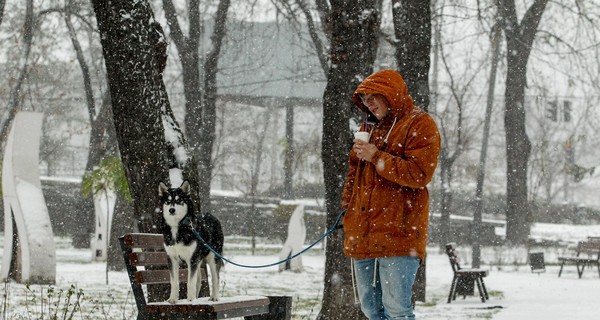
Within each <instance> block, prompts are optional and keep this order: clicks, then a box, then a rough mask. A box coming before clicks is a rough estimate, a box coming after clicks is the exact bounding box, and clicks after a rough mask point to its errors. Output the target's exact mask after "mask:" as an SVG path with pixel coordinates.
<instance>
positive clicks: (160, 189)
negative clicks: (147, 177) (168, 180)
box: [158, 181, 169, 196]
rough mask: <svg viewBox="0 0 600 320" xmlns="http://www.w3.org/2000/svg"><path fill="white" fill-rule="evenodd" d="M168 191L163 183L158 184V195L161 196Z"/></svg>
mask: <svg viewBox="0 0 600 320" xmlns="http://www.w3.org/2000/svg"><path fill="white" fill-rule="evenodd" d="M168 190H169V187H167V185H166V184H164V182H162V181H161V182H160V183H159V184H158V195H159V196H162V195H163V194H164V193H165V192H167V191H168Z"/></svg>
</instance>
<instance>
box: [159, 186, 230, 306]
mask: <svg viewBox="0 0 600 320" xmlns="http://www.w3.org/2000/svg"><path fill="white" fill-rule="evenodd" d="M158 194H159V196H160V205H161V209H162V218H163V219H162V224H161V229H162V233H163V237H164V241H165V243H164V245H165V250H166V252H167V255H168V256H169V261H168V266H169V274H170V277H171V295H170V296H169V299H168V300H167V301H168V302H169V303H172V304H173V303H175V302H177V300H178V298H179V263H180V262H185V263H186V264H187V267H188V278H187V299H188V300H193V299H195V298H197V297H198V293H199V292H200V284H201V280H202V279H201V278H202V277H201V276H200V266H201V265H204V264H208V266H209V268H210V276H211V280H212V284H211V287H212V288H211V290H210V291H211V293H210V300H212V301H217V300H219V270H220V269H221V267H222V266H223V261H222V259H221V258H219V257H217V256H215V254H214V253H213V252H211V251H210V250H209V249H208V248H207V247H206V246H205V245H204V243H206V244H207V245H209V246H210V247H211V248H213V249H214V250H215V251H216V252H218V253H219V254H222V252H223V230H222V228H221V223H220V222H219V220H218V219H217V218H215V217H214V216H213V215H211V214H210V213H205V214H203V215H202V216H201V217H197V216H196V215H195V214H194V209H193V206H192V199H191V197H190V183H189V182H188V181H187V180H185V181H184V182H183V183H182V184H181V186H180V187H179V188H170V187H168V186H167V185H166V184H164V183H163V182H161V183H160V184H159V186H158ZM194 231H196V232H194ZM197 235H199V236H200V237H201V238H202V240H203V241H204V243H203V242H202V241H201V240H199V239H198V237H197Z"/></svg>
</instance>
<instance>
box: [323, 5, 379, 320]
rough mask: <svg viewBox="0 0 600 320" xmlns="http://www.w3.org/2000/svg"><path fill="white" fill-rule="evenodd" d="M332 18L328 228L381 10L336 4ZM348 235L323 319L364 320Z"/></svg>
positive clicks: (329, 272)
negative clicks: (356, 93)
mask: <svg viewBox="0 0 600 320" xmlns="http://www.w3.org/2000/svg"><path fill="white" fill-rule="evenodd" d="M330 5H331V9H330V12H329V15H328V17H327V27H326V28H327V29H326V31H327V32H328V33H329V36H330V37H331V45H330V51H329V59H330V63H331V67H330V68H329V73H328V75H327V85H326V87H325V92H324V94H323V146H322V159H323V168H324V181H325V205H326V209H327V219H326V220H327V228H330V227H331V226H332V225H333V224H334V223H335V221H336V219H337V217H338V215H339V213H340V207H341V194H342V190H343V186H344V181H345V177H346V173H347V172H348V162H347V160H348V158H347V156H348V152H349V150H350V147H351V144H352V138H351V132H350V128H349V119H350V114H351V110H352V109H355V107H354V105H353V103H352V100H351V96H352V93H353V92H354V90H355V89H356V86H357V85H358V84H359V83H360V82H361V81H362V80H363V79H364V78H365V77H366V76H368V75H370V74H371V73H372V71H373V62H374V61H375V54H376V52H377V35H378V33H379V23H380V16H381V15H380V11H379V9H378V8H377V7H375V6H376V4H375V3H374V2H373V1H363V0H332V1H330ZM343 241H344V235H343V234H342V232H337V233H334V234H332V235H331V236H330V237H329V238H328V241H327V250H326V261H325V279H324V282H325V288H324V291H323V301H322V307H321V311H320V313H319V315H318V319H321V320H324V319H327V320H336V319H343V320H347V319H362V318H364V315H363V314H362V312H361V311H360V308H359V306H358V305H357V304H355V303H354V295H353V291H352V285H351V284H352V280H351V272H350V259H348V258H346V257H345V256H344V254H343Z"/></svg>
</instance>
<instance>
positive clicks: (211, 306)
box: [146, 297, 269, 316]
mask: <svg viewBox="0 0 600 320" xmlns="http://www.w3.org/2000/svg"><path fill="white" fill-rule="evenodd" d="M224 299H225V300H224V301H215V302H211V301H208V300H207V298H200V299H196V300H194V301H190V302H187V301H182V300H180V301H178V302H177V304H169V303H167V302H154V303H149V304H148V305H147V306H146V310H147V312H148V313H149V314H156V313H159V314H160V313H164V314H173V313H182V314H198V313H207V312H208V313H224V312H227V314H228V315H230V316H233V314H232V312H236V311H240V312H241V313H240V314H241V315H248V313H249V312H250V314H252V313H253V312H252V310H255V312H256V313H254V314H261V313H265V312H267V311H268V310H269V298H267V297H248V298H245V299H242V300H240V301H235V300H233V301H227V300H226V299H227V298H224Z"/></svg>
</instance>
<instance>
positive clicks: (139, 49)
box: [92, 0, 200, 301]
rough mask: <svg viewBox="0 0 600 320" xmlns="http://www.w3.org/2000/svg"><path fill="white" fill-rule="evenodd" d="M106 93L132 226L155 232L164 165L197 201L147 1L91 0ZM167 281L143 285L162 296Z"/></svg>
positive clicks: (162, 45) (162, 46) (192, 166)
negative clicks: (178, 174) (129, 198)
mask: <svg viewBox="0 0 600 320" xmlns="http://www.w3.org/2000/svg"><path fill="white" fill-rule="evenodd" d="M92 4H93V6H94V12H95V14H96V20H97V22H98V29H99V31H100V39H101V43H102V49H103V52H104V60H105V64H106V71H107V75H108V83H109V88H110V94H111V98H112V106H113V115H114V124H115V130H116V133H117V141H118V143H119V150H120V152H121V159H122V160H123V167H124V168H123V169H124V170H125V174H126V176H127V182H128V184H129V190H130V192H131V196H132V198H133V212H134V216H135V220H136V222H137V224H138V230H139V231H140V232H144V233H159V232H160V231H159V230H158V226H159V225H160V219H161V214H162V213H161V210H157V209H158V208H157V205H158V192H157V191H156V190H157V186H158V184H159V182H161V181H166V182H168V181H170V180H169V169H171V168H178V169H181V170H182V178H184V179H188V180H189V181H190V185H191V186H192V190H193V192H192V200H193V203H194V205H195V206H199V202H200V201H199V197H198V193H197V190H198V173H197V167H196V163H195V162H194V159H193V157H191V156H190V155H189V154H190V153H189V149H188V147H187V146H186V142H185V140H184V138H183V134H182V133H181V130H180V129H179V125H178V124H177V121H176V120H175V117H174V116H173V112H172V110H171V107H170V105H169V100H168V97H167V92H166V89H165V86H164V83H163V80H162V71H163V70H164V67H165V63H166V42H165V39H164V36H163V32H162V28H161V27H160V25H159V24H158V23H157V22H156V21H155V20H154V14H153V12H152V9H151V8H150V5H149V4H148V2H147V1H144V0H140V1H135V2H133V1H129V0H113V1H101V0H93V1H92ZM167 295H168V286H152V288H149V294H148V300H149V301H159V300H164V299H165V298H166V296H167Z"/></svg>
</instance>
